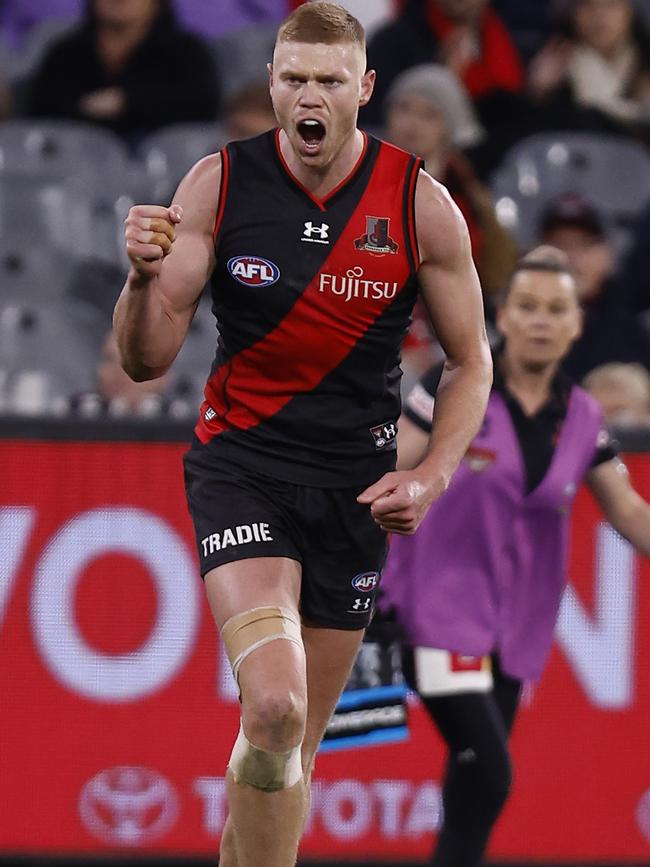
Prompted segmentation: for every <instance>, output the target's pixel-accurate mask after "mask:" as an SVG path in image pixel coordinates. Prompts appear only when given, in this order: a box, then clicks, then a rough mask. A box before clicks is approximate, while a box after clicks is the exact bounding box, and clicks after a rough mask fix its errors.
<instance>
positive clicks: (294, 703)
mask: <svg viewBox="0 0 650 867" xmlns="http://www.w3.org/2000/svg"><path fill="white" fill-rule="evenodd" d="M306 717H307V703H306V700H305V698H304V697H303V696H301V695H300V694H299V693H298V692H296V691H294V690H292V689H289V688H287V687H286V685H283V684H277V685H269V686H265V687H263V688H260V687H257V688H255V689H251V690H249V691H247V692H246V693H245V697H244V700H243V702H242V718H243V722H244V727H245V729H246V733H247V735H248V737H249V738H250V740H251V741H252V742H253V743H254V744H256V745H257V746H258V747H260V748H262V749H267V750H273V751H276V752H280V751H286V750H289V749H292V748H293V747H295V746H296V745H300V744H301V743H302V739H303V737H304V733H305V722H306Z"/></svg>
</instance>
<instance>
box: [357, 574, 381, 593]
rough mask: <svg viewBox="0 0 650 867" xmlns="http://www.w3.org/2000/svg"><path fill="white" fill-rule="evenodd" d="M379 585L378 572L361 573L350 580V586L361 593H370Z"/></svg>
mask: <svg viewBox="0 0 650 867" xmlns="http://www.w3.org/2000/svg"><path fill="white" fill-rule="evenodd" d="M378 583H379V572H362V573H361V574H360V575H355V576H354V578H353V579H352V586H353V587H354V589H355V590H360V591H361V592H362V593H370V591H371V590H374V589H375V587H376V586H377V584H378Z"/></svg>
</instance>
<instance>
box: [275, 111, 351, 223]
mask: <svg viewBox="0 0 650 867" xmlns="http://www.w3.org/2000/svg"><path fill="white" fill-rule="evenodd" d="M280 131H281V130H280V129H279V128H278V129H276V130H275V135H274V136H273V141H274V142H275V153H276V155H277V157H278V160H279V162H280V165H281V167H282V168H283V169H284V171H285V174H286V175H287V178H288V180H289V181H290V182H291V183H292V184H293V185H294V186H296V187H297V188H298V189H299V190H300V191H301V192H302V193H304V194H305V195H306V196H307V197H308V198H309V199H310V200H311V201H312V202H313V203H314V204H315V205H317V206H318V208H319V209H320V210H321V211H326V210H327V205H328V203H330V202H331V200H332V199H333V198H334V196H335V195H336V194H337V193H340V192H341V190H342V189H343V188H344V187H346V186H347V185H348V184H349V183H350V182H351V181H353V180H354V178H355V177H356V175H357V172H358V171H359V169H360V168H361V166H362V165H363V162H364V160H365V158H366V155H367V153H368V136H367V134H366V133H365V132H364V130H360V132H361V135H362V136H363V147H362V149H361V153H360V154H359V158H358V159H357V161H356V163H355V164H354V165H353V166H352V168H351V169H350V171H349V172H348V174H347V175H346V176H345V177H344V178H343V179H342V180H340V181H339V182H338V184H337V185H336V186H335V187H334V188H333V189H331V190H330V191H329V193H328V194H327V195H326V196H323V197H322V198H320V199H319V198H318V196H315V195H314V194H313V193H312V192H311V190H309V189H308V188H307V187H306V186H305V185H304V184H303V183H302V182H301V181H299V180H298V178H297V177H296V176H295V175H294V173H293V172H292V171H291V169H290V168H289V165H288V163H287V161H286V160H285V158H284V155H283V153H282V149H281V147H280Z"/></svg>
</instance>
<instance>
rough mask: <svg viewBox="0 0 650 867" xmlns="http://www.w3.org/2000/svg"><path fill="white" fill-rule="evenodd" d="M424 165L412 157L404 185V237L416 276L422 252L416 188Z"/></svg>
mask: <svg viewBox="0 0 650 867" xmlns="http://www.w3.org/2000/svg"><path fill="white" fill-rule="evenodd" d="M423 165H424V163H423V162H422V160H421V159H420V157H415V156H412V157H411V159H410V161H409V164H408V168H407V170H406V180H405V183H404V237H405V238H406V246H407V255H408V260H409V265H410V266H411V272H412V273H413V274H415V273H416V272H417V270H418V268H419V266H420V251H419V250H418V239H417V232H416V228H415V188H416V185H417V179H418V173H419V171H420V169H421V168H422V167H423Z"/></svg>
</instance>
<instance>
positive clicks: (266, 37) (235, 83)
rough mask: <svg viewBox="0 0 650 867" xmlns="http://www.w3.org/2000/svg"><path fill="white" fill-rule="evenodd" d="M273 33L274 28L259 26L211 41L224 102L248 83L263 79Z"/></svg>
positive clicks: (268, 61) (275, 30) (270, 57)
mask: <svg viewBox="0 0 650 867" xmlns="http://www.w3.org/2000/svg"><path fill="white" fill-rule="evenodd" d="M276 33H277V26H276V25H275V24H258V25H253V26H251V27H245V28H243V29H242V30H235V31H233V32H232V33H228V34H227V35H226V36H222V37H220V38H219V39H216V40H214V42H213V43H212V45H213V47H214V53H215V58H216V62H217V69H218V72H219V81H220V82H221V88H222V93H223V95H224V97H225V99H226V100H228V99H229V98H230V97H231V96H233V94H235V93H237V91H239V90H241V89H242V88H243V87H245V86H246V85H247V84H250V82H252V81H260V80H261V81H263V80H265V79H266V77H267V71H266V64H267V63H270V62H271V60H272V58H273V47H274V45H275V37H276Z"/></svg>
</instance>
